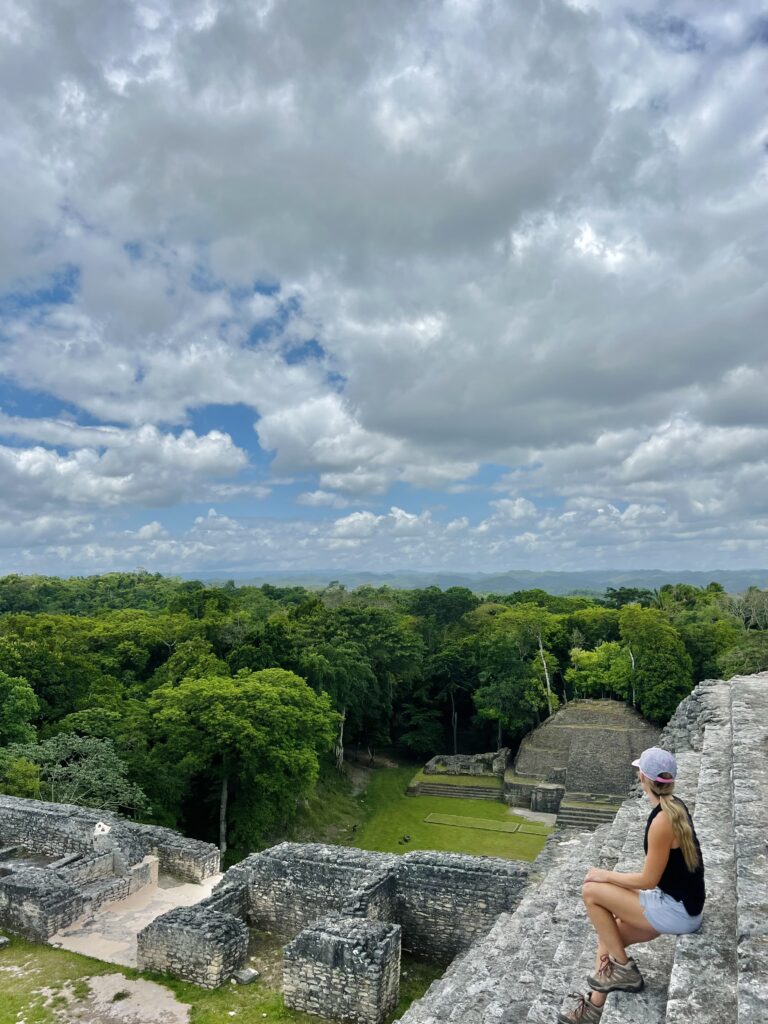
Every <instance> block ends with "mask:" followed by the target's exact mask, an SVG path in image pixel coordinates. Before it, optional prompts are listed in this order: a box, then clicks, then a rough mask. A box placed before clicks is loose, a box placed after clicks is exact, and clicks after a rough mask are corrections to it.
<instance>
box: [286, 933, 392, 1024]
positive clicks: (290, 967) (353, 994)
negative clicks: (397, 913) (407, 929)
mask: <svg viewBox="0 0 768 1024" xmlns="http://www.w3.org/2000/svg"><path fill="white" fill-rule="evenodd" d="M283 995H284V998H285V1004H286V1006H289V1007H291V1008H292V1009H295V1010H302V1011H304V1012H305V1013H314V1014H318V1015H320V1016H323V1017H330V1018H332V1019H334V1020H341V1021H355V1022H359V1024H381V1022H382V1021H383V1020H384V1018H385V1017H386V1016H387V1015H388V1014H389V1013H390V1011H391V1010H393V1009H394V1007H395V1006H397V1003H398V1000H399V998H400V927H399V925H396V924H385V923H383V922H378V921H366V920H364V919H361V918H357V917H343V916H338V915H331V916H328V917H325V918H323V919H322V920H320V921H318V922H316V923H315V924H314V925H312V926H311V927H310V928H305V929H304V931H302V932H301V933H300V934H299V935H297V936H296V938H295V939H294V940H293V941H292V942H290V943H289V944H288V945H287V946H286V947H285V949H284V951H283Z"/></svg>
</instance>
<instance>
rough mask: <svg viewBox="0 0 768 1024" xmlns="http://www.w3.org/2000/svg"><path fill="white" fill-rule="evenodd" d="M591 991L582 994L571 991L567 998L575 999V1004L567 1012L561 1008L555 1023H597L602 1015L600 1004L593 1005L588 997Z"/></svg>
mask: <svg viewBox="0 0 768 1024" xmlns="http://www.w3.org/2000/svg"><path fill="white" fill-rule="evenodd" d="M591 995H592V993H591V992H587V994H586V995H585V996H583V995H582V994H581V993H580V992H571V994H570V995H569V996H568V998H569V999H575V1000H576V1005H575V1006H574V1007H573V1009H572V1010H570V1011H569V1012H568V1013H566V1012H565V1010H561V1011H560V1013H558V1015H557V1024H598V1021H599V1020H600V1018H601V1016H602V1015H603V1008H602V1006H595V1005H594V1003H593V1002H592V1001H591V999H590V998H589V997H590V996H591Z"/></svg>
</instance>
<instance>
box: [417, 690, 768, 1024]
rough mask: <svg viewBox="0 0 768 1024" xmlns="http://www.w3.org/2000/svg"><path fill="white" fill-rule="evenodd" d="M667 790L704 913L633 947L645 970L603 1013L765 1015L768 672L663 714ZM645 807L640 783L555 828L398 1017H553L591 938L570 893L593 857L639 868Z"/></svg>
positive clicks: (623, 1022) (533, 1022) (715, 1018)
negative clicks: (606, 807) (495, 912)
mask: <svg viewBox="0 0 768 1024" xmlns="http://www.w3.org/2000/svg"><path fill="white" fill-rule="evenodd" d="M661 742H662V745H666V746H668V747H669V748H671V749H673V750H675V751H676V756H677V760H678V766H679V776H678V787H677V792H678V793H679V795H680V796H681V797H682V799H683V800H685V801H686V803H687V804H688V807H689V809H690V810H691V811H692V813H693V815H694V820H695V822H696V829H697V832H698V835H699V838H700V841H701V845H702V849H703V854H704V862H705V870H706V885H707V904H706V907H705V912H704V924H703V926H702V928H701V929H700V930H699V931H698V932H697V933H695V934H693V935H687V936H681V937H679V938H678V937H675V936H662V937H660V938H659V939H656V940H655V941H653V942H651V943H645V944H642V945H639V946H636V947H634V948H633V950H632V953H633V955H635V957H636V959H637V961H638V963H639V965H640V968H641V970H642V972H643V975H644V977H645V980H646V986H645V989H644V990H643V991H642V992H641V993H639V994H626V993H613V994H611V995H610V996H609V997H608V1000H607V1002H606V1008H605V1010H604V1012H603V1016H602V1022H603V1024H694V1022H696V1024H763V1021H765V1020H766V1017H767V1016H768V856H767V847H766V840H767V839H768V798H766V790H767V789H768V673H762V674H761V675H757V676H748V677H741V678H736V679H733V680H731V681H730V682H729V683H722V682H705V683H702V684H700V686H699V687H697V688H696V690H695V691H694V693H693V694H692V695H691V696H690V697H689V698H688V699H687V700H686V701H684V702H683V703H682V704H681V705H680V707H679V708H678V710H677V711H676V713H675V715H674V716H673V718H672V720H671V721H670V723H669V725H668V726H667V729H666V731H665V734H664V736H663V738H662V741H661ZM648 810H649V807H648V805H647V803H646V801H645V800H642V799H640V798H639V796H638V795H637V794H635V795H634V796H633V797H631V798H630V799H629V800H627V801H625V802H624V803H623V804H622V805H621V807H620V809H619V811H618V813H617V814H616V817H615V818H614V820H613V821H612V822H611V823H610V824H603V825H600V826H599V827H598V828H597V829H596V831H594V832H591V833H585V832H578V833H576V832H572V831H567V830H566V831H561V832H558V833H556V834H555V837H553V839H552V840H550V841H549V842H548V844H547V847H545V851H544V853H543V854H542V856H541V859H540V861H537V864H536V866H535V867H536V872H537V875H538V878H536V879H534V881H533V882H532V884H531V886H530V887H529V889H528V891H527V892H526V894H525V896H524V898H523V900H522V901H521V903H520V905H519V906H518V908H517V910H516V911H515V912H514V913H513V914H502V915H501V917H499V918H498V919H497V921H496V923H495V925H494V927H493V928H492V929H491V931H490V932H489V933H488V935H486V936H485V937H484V938H483V939H482V940H480V941H479V942H478V943H476V944H475V945H474V946H473V947H472V948H471V949H470V950H469V951H468V952H467V953H465V954H464V955H463V957H460V958H458V959H457V960H455V961H454V962H453V963H452V964H451V965H450V967H449V968H448V970H447V971H446V973H445V975H444V976H443V977H442V978H441V979H439V980H438V981H436V982H435V983H434V984H433V985H432V986H431V987H430V989H429V991H428V992H427V993H426V995H425V996H424V997H423V998H422V999H420V1000H418V1001H416V1002H414V1003H413V1004H412V1005H411V1007H410V1008H409V1010H408V1011H407V1012H406V1014H405V1015H404V1016H403V1017H402V1018H401V1021H402V1024H448V1022H451V1024H491V1022H493V1024H513V1022H514V1024H518V1022H521V1021H525V1022H528V1024H554V1022H555V1020H556V1017H557V1012H558V1009H559V1008H560V1006H561V1004H562V1001H563V998H564V996H565V995H567V993H569V992H575V991H585V990H586V984H585V980H584V979H585V976H586V974H587V973H589V972H590V971H591V970H592V968H593V966H594V957H595V939H594V933H593V931H592V928H591V925H590V923H589V920H588V918H587V916H586V913H585V911H584V907H583V904H582V901H581V898H580V893H581V885H582V881H583V878H584V875H585V873H586V871H587V870H588V868H589V867H590V866H592V865H598V866H600V867H605V868H609V869H613V868H616V869H617V870H620V871H633V870H638V869H639V868H640V866H641V864H642V859H643V845H642V840H643V831H644V827H645V821H646V817H647V814H648Z"/></svg>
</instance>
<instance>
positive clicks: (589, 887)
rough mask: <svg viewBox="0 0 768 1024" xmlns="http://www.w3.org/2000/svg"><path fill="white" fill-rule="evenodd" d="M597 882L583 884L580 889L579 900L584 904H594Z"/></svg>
mask: <svg viewBox="0 0 768 1024" xmlns="http://www.w3.org/2000/svg"><path fill="white" fill-rule="evenodd" d="M597 887H598V883H597V882H585V883H584V885H582V887H581V898H582V899H583V900H584V902H585V903H594V902H595V896H596V895H597Z"/></svg>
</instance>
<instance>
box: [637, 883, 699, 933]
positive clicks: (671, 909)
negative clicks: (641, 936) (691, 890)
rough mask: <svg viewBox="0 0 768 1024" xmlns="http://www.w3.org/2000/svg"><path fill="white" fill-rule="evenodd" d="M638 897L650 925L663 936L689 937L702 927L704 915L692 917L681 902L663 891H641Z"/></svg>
mask: <svg viewBox="0 0 768 1024" xmlns="http://www.w3.org/2000/svg"><path fill="white" fill-rule="evenodd" d="M638 896H639V897H640V906H641V907H642V908H643V913H644V914H645V918H646V920H647V921H648V924H649V925H650V926H651V928H655V929H656V931H657V932H661V933H662V934H663V935H687V934H688V932H695V931H698V929H699V928H700V927H701V919H702V917H703V916H704V915H703V914H697V915H696V916H695V917H692V916H691V915H690V914H689V913H688V911H687V910H686V909H685V905H684V904H683V903H682V902H681V901H680V900H674V899H672V897H671V896H670V895H669V894H668V893H666V892H662V891H661V889H641V890H640V891H639V892H638Z"/></svg>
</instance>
